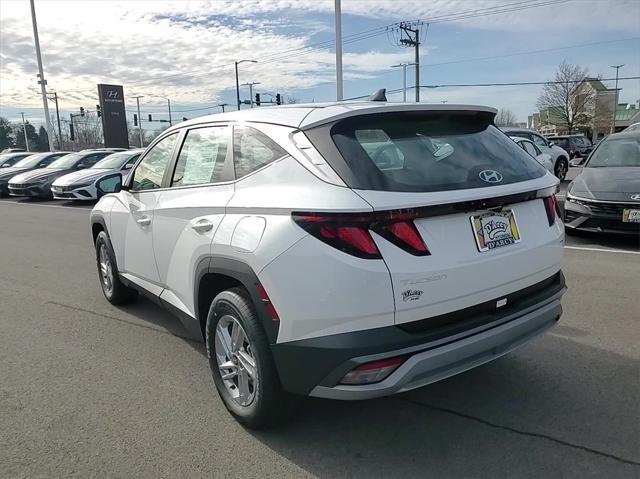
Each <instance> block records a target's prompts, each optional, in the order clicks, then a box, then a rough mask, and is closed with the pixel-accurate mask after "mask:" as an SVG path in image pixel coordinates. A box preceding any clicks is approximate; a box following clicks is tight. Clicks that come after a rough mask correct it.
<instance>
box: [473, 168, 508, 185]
mask: <svg viewBox="0 0 640 479" xmlns="http://www.w3.org/2000/svg"><path fill="white" fill-rule="evenodd" d="M478 176H479V177H480V179H481V180H482V181H486V182H487V183H500V182H501V181H502V173H500V172H499V171H495V170H482V171H481V172H480V173H478Z"/></svg>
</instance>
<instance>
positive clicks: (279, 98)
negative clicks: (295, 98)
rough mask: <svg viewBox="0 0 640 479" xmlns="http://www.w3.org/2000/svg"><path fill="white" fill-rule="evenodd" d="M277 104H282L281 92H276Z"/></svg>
mask: <svg viewBox="0 0 640 479" xmlns="http://www.w3.org/2000/svg"><path fill="white" fill-rule="evenodd" d="M276 105H282V97H281V96H280V93H276Z"/></svg>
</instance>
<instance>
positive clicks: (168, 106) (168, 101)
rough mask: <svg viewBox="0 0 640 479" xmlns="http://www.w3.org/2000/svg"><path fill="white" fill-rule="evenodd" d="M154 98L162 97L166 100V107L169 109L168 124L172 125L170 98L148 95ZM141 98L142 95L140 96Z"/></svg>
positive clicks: (160, 96)
mask: <svg viewBox="0 0 640 479" xmlns="http://www.w3.org/2000/svg"><path fill="white" fill-rule="evenodd" d="M148 96H151V97H155V98H162V99H163V100H167V108H168V109H169V126H173V122H172V121H171V100H169V99H168V98H167V97H166V96H162V95H148ZM140 98H142V97H140ZM139 116H140V111H138V117H139Z"/></svg>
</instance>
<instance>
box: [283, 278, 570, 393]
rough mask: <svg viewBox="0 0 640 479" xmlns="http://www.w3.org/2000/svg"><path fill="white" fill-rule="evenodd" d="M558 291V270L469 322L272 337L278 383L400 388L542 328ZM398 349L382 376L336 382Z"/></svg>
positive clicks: (305, 389) (555, 314) (551, 317)
mask: <svg viewBox="0 0 640 479" xmlns="http://www.w3.org/2000/svg"><path fill="white" fill-rule="evenodd" d="M565 291H566V287H565V283H564V276H563V275H562V273H559V274H558V281H557V282H555V283H554V284H553V286H549V287H548V288H547V289H546V290H545V291H540V292H539V293H538V300H537V301H536V302H535V304H530V303H522V307H521V308H519V309H517V310H512V311H510V312H509V314H508V315H504V316H501V317H499V319H496V320H494V321H491V322H486V321H480V322H474V319H475V318H470V319H468V320H466V321H469V324H470V329H466V330H463V331H457V332H453V334H447V335H442V334H437V333H438V330H437V329H432V330H429V331H422V330H421V331H420V332H418V333H411V332H408V331H407V330H405V329H401V328H400V327H396V326H391V327H384V328H377V329H373V330H368V331H358V332H354V333H345V334H337V335H332V336H324V337H320V338H312V339H307V340H301V341H293V342H290V343H282V344H277V345H274V346H273V353H274V359H275V361H276V366H277V368H278V372H279V374H280V379H281V382H282V385H283V387H284V389H285V390H288V391H290V392H294V393H297V394H305V395H310V396H315V397H323V398H329V399H342V400H360V399H370V398H375V397H381V396H387V395H390V394H395V393H400V392H403V391H408V390H410V389H414V388H418V387H421V386H424V385H427V384H430V383H433V382H436V381H439V380H441V379H444V378H447V377H449V376H453V375H455V374H458V373H461V372H463V371H466V370H468V369H471V368H474V367H476V366H479V365H481V364H484V363H486V362H489V361H491V360H493V359H496V358H499V357H500V356H502V355H504V354H507V353H508V352H510V351H512V350H513V349H515V348H517V347H518V346H520V345H522V344H525V343H526V342H528V341H530V340H531V339H533V338H534V337H536V336H538V335H540V334H542V333H544V332H545V331H547V330H548V329H549V328H551V327H553V326H554V324H555V323H556V322H557V321H558V319H559V318H560V316H561V314H562V306H561V304H560V299H561V297H562V295H563V294H564V292H565ZM496 317H497V316H496ZM425 321H426V320H425ZM447 327H449V328H450V327H451V326H450V325H449V326H447ZM398 356H408V359H407V360H406V361H405V362H404V363H403V364H402V365H401V366H400V367H399V368H398V369H397V370H395V371H394V372H393V373H392V374H391V375H390V376H389V377H387V378H386V379H384V380H383V381H381V382H378V383H374V384H366V385H358V386H351V385H344V384H340V381H341V379H342V378H343V377H344V375H345V374H346V373H347V372H348V371H350V370H351V369H353V368H354V367H356V366H358V365H360V364H364V363H368V362H371V361H379V360H383V359H387V358H393V357H398Z"/></svg>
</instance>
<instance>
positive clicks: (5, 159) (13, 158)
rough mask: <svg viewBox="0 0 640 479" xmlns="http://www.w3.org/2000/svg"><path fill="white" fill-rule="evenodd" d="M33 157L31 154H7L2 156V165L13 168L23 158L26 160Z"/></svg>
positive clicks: (0, 157)
mask: <svg viewBox="0 0 640 479" xmlns="http://www.w3.org/2000/svg"><path fill="white" fill-rule="evenodd" d="M28 156H31V155H30V154H29V153H26V154H25V153H5V154H4V155H0V165H4V166H13V165H14V164H16V163H17V162H18V161H20V160H21V159H22V158H26V157H28Z"/></svg>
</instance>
